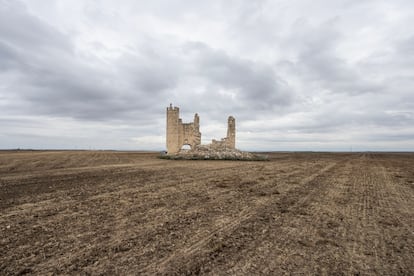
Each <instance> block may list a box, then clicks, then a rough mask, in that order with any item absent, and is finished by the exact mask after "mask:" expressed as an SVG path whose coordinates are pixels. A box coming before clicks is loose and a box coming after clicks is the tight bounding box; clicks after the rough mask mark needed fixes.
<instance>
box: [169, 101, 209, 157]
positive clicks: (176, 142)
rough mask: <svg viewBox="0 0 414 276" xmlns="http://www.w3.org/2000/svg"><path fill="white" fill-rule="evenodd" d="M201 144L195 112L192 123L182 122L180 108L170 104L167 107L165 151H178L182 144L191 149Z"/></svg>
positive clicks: (197, 118) (198, 123) (198, 122)
mask: <svg viewBox="0 0 414 276" xmlns="http://www.w3.org/2000/svg"><path fill="white" fill-rule="evenodd" d="M200 144H201V133H200V118H199V117H198V114H197V113H196V114H195V115H194V121H193V122H192V123H183V122H182V120H181V119H180V109H179V108H178V107H173V106H172V105H171V104H170V106H169V107H167V153H168V154H174V153H178V152H179V151H180V150H181V148H182V147H183V146H184V145H189V146H190V147H191V148H192V149H194V147H195V146H197V145H200Z"/></svg>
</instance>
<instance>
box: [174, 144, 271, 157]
mask: <svg viewBox="0 0 414 276" xmlns="http://www.w3.org/2000/svg"><path fill="white" fill-rule="evenodd" d="M168 157H169V158H168V159H184V160H247V161H256V160H266V159H267V157H266V156H261V155H257V154H253V153H250V152H245V151H240V150H238V149H234V148H229V147H225V146H220V147H217V146H214V145H198V146H196V147H195V148H194V149H190V150H180V151H179V152H178V153H176V154H171V155H168Z"/></svg>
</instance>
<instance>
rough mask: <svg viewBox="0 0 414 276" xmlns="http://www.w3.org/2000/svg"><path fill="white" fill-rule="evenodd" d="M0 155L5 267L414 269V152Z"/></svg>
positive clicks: (0, 239)
mask: <svg viewBox="0 0 414 276" xmlns="http://www.w3.org/2000/svg"><path fill="white" fill-rule="evenodd" d="M269 157H270V161H267V162H266V161H264V162H243V161H239V162H236V161H171V160H162V159H158V158H157V154H156V153H136V152H111V151H44V152H41V151H33V152H30V151H16V152H12V151H3V152H0V274H1V275H8V274H11V275H13V274H24V273H28V274H41V275H44V274H109V275H113V274H122V275H125V274H136V275H145V274H161V275H162V274H214V275H217V274H218V275H225V274H232V275H234V274H236V275H252V274H270V275H284V274H303V275H312V274H316V275H332V274H334V275H338V274H344V275H351V274H352V275H414V154H410V153H399V154H397V153H381V154H380V153H349V154H345V153H343V154H340V153H272V154H270V155H269Z"/></svg>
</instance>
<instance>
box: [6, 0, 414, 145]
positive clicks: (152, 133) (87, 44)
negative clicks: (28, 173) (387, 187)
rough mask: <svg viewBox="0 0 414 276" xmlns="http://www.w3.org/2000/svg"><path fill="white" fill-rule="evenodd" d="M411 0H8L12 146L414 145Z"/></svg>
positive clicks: (8, 142)
mask: <svg viewBox="0 0 414 276" xmlns="http://www.w3.org/2000/svg"><path fill="white" fill-rule="evenodd" d="M413 26H414V1H412V0H393V1H388V0H336V1H331V0H313V1H309V0H284V1H277V0H269V1H266V0H263V1H247V0H245V1H237V0H221V1H220V0H210V1H189V0H188V1H184V0H168V1H167V0H165V1H156V0H151V1H137V0H120V1H109V0H83V1H73V0H26V1H20V0H0V148H35V149H43V148H54V149H61V148H67V149H128V150H134V149H139V150H141V149H146V150H161V149H164V148H165V109H166V107H167V106H168V105H169V104H170V103H173V104H174V105H176V106H179V107H180V109H181V117H182V118H183V120H184V121H191V120H192V118H193V115H194V113H195V112H198V114H199V115H200V123H201V132H202V140H203V143H208V142H209V141H210V140H211V139H212V138H221V137H224V136H225V134H226V123H227V117H228V116H229V115H233V116H234V117H235V118H236V123H237V139H238V140H237V147H238V148H240V149H244V150H339V151H349V150H351V149H352V150H414V27H413Z"/></svg>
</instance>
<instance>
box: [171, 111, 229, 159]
mask: <svg viewBox="0 0 414 276" xmlns="http://www.w3.org/2000/svg"><path fill="white" fill-rule="evenodd" d="M166 136H167V141H166V142H167V154H168V155H172V154H177V153H180V151H181V149H182V148H183V146H184V145H188V146H190V148H191V150H192V151H199V149H198V147H199V146H201V132H200V117H199V116H198V114H197V113H196V114H195V115H194V121H193V122H192V123H183V121H182V119H181V118H180V109H179V108H178V107H173V106H172V104H170V106H169V107H167V135H166ZM209 147H210V148H211V149H214V150H216V151H219V150H220V149H236V119H235V118H234V117H232V116H229V118H228V120H227V136H226V137H225V138H222V139H221V140H215V139H213V141H212V142H211V144H210V145H209Z"/></svg>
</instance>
